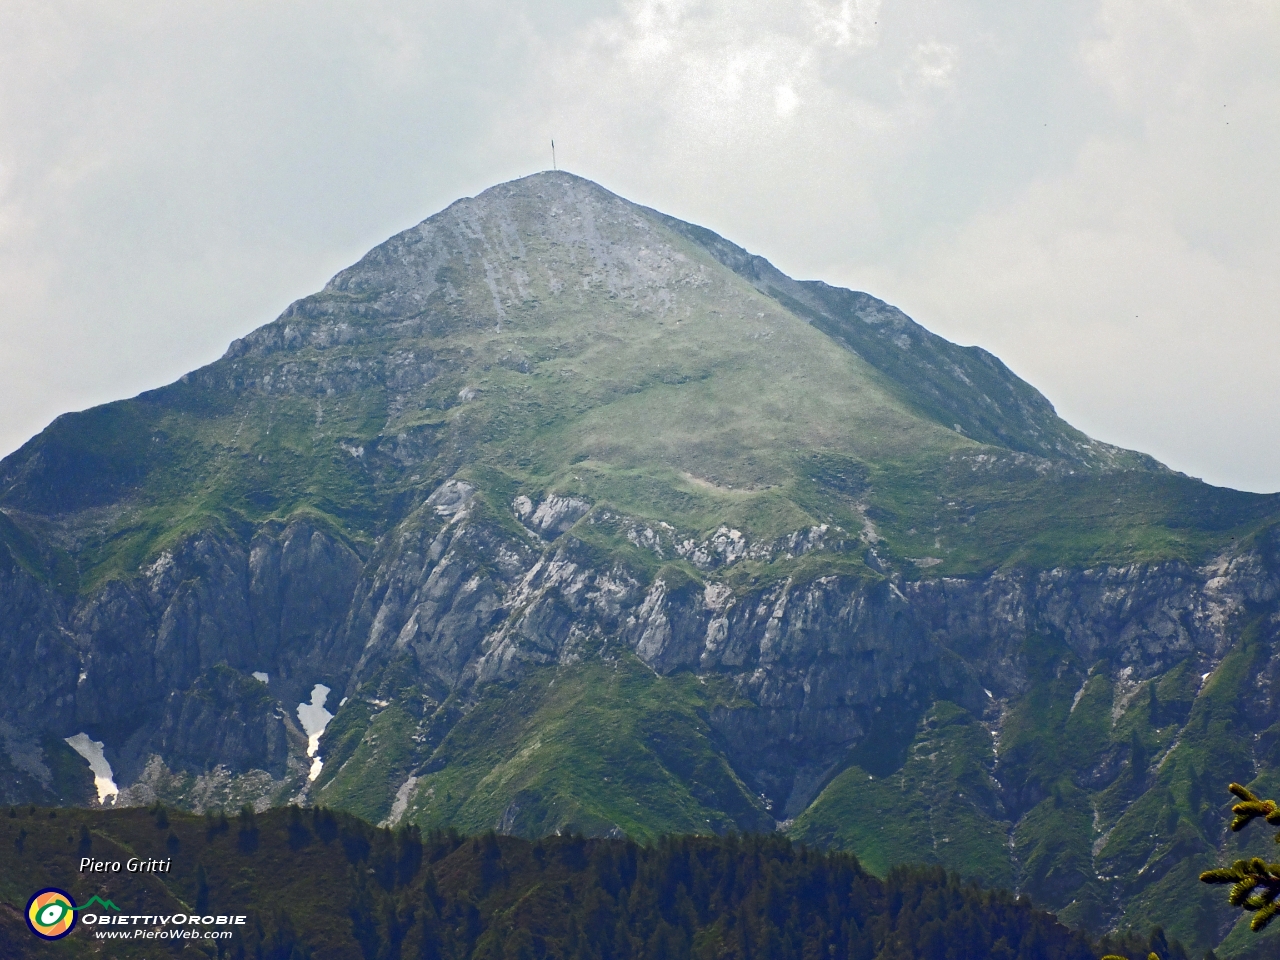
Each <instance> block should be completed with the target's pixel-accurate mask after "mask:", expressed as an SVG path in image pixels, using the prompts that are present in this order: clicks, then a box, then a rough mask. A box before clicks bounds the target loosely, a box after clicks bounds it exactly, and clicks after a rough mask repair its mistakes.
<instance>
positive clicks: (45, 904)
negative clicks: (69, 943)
mask: <svg viewBox="0 0 1280 960" xmlns="http://www.w3.org/2000/svg"><path fill="white" fill-rule="evenodd" d="M27 926H28V927H30V928H31V932H32V933H34V934H35V935H36V936H37V937H39V938H40V939H41V940H61V939H62V938H63V937H65V936H66V935H67V934H68V933H70V932H71V931H72V930H74V929H75V926H76V902H75V901H74V900H72V899H71V894H69V893H67V892H66V891H65V890H59V889H57V888H56V887H46V888H45V889H43V890H40V891H37V892H36V893H35V894H34V895H33V896H32V897H31V899H30V900H28V901H27Z"/></svg>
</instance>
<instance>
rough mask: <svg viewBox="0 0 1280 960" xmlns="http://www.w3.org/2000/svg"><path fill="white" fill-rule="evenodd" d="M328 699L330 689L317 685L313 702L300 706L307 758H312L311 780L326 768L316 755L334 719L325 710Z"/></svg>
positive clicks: (300, 718)
mask: <svg viewBox="0 0 1280 960" xmlns="http://www.w3.org/2000/svg"><path fill="white" fill-rule="evenodd" d="M328 699H329V688H328V687H326V686H325V685H324V684H323V683H317V684H316V685H315V686H314V687H312V688H311V702H310V703H300V704H298V721H299V722H300V723H301V724H302V729H303V730H304V731H306V734H307V756H308V757H311V758H312V759H311V772H310V774H308V779H310V780H314V779H315V778H316V777H318V776H320V769H321V768H322V767H323V766H324V761H322V760H321V759H320V758H319V757H318V756H316V753H317V751H319V749H320V735H321V734H322V733H324V728H325V727H327V726H328V725H329V721H330V720H332V719H333V714H332V713H330V712H329V711H328V710H326V709H325V708H324V703H325V701H326V700H328Z"/></svg>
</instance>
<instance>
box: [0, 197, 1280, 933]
mask: <svg viewBox="0 0 1280 960" xmlns="http://www.w3.org/2000/svg"><path fill="white" fill-rule="evenodd" d="M1278 611H1280V498H1277V497H1275V496H1260V495H1254V494H1247V493H1240V492H1236V491H1231V490H1224V489H1219V488H1214V487H1210V486H1207V485H1205V484H1203V483H1201V482H1199V481H1197V480H1193V479H1191V478H1188V477H1185V476H1183V475H1181V474H1178V473H1175V472H1173V471H1170V470H1168V469H1166V468H1164V467H1163V466H1161V465H1160V464H1158V463H1156V462H1155V461H1153V460H1151V459H1150V458H1148V457H1146V456H1143V455H1141V454H1138V453H1134V452H1130V451H1126V450H1121V449H1118V448H1115V447H1111V446H1108V445H1106V444H1103V443H1099V442H1096V441H1093V440H1091V439H1090V438H1088V437H1087V436H1085V435H1084V434H1082V433H1080V432H1079V431H1078V430H1075V429H1074V428H1072V427H1071V426H1070V425H1069V424H1067V423H1065V422H1064V421H1063V420H1061V419H1060V418H1059V417H1058V416H1057V415H1056V413H1055V412H1054V410H1053V407H1052V406H1051V405H1050V404H1049V402H1048V401H1047V400H1046V399H1045V398H1044V397H1043V396H1041V395H1040V394H1039V393H1038V392H1037V391H1036V390H1035V389H1034V388H1032V387H1031V386H1029V385H1028V384H1026V383H1025V382H1023V381H1022V380H1020V379H1018V378H1017V377H1016V376H1015V375H1014V374H1013V373H1012V372H1010V371H1009V370H1008V368H1006V367H1005V366H1004V364H1002V363H1001V362H1000V361H999V360H998V359H997V358H995V357H994V356H992V355H991V354H989V353H987V352H985V351H983V350H981V349H979V348H976V347H959V346H956V345H954V344H952V343H949V342H947V341H945V340H943V339H941V338H939V337H937V336H934V335H933V334H931V333H929V332H928V331H927V330H925V329H924V328H923V327H921V326H919V325H918V324H916V323H915V322H913V321H912V320H911V319H910V318H908V317H906V316H905V315H904V314H902V313H901V312H900V311H898V310H896V309H894V308H893V307H891V306H889V305H888V304H885V303H883V302H881V301H879V300H877V299H875V298H874V297H872V296H869V295H867V294H865V293H855V292H851V291H848V290H842V289H838V288H834V287H830V286H827V285H826V284H823V283H819V282H800V281H796V280H793V279H791V278H789V277H787V276H785V275H783V274H782V273H781V272H779V271H778V270H777V269H775V268H774V267H773V266H771V265H770V264H769V263H768V262H767V261H765V260H763V259H761V258H759V257H755V256H752V255H750V254H749V253H747V252H746V251H744V250H742V249H741V248H739V247H737V246H735V245H733V244H732V243H730V242H728V241H726V240H724V239H722V238H721V237H719V236H717V235H715V234H713V233H711V232H710V231H707V230H704V229H702V228H700V227H696V226H693V225H690V224H687V223H683V222H681V221H679V220H675V219H672V218H670V217H667V216H664V215H663V214H661V213H658V212H656V211H654V210H650V209H647V208H644V207H641V206H637V205H636V204H633V203H630V202H628V201H626V200H623V199H622V198H620V197H617V196H615V195H613V194H611V193H609V192H607V191H606V190H604V189H602V188H601V187H599V186H597V185H595V184H593V183H591V182H588V181H586V180H583V179H580V178H578V177H574V176H572V175H569V174H566V173H543V174H538V175H536V176H531V177H527V178H525V179H522V180H518V181H515V182H513V183H508V184H504V185H501V186H498V187H494V188H493V189H491V190H488V191H486V192H485V193H483V194H481V195H480V196H478V197H475V198H472V199H465V200H460V201H458V202H457V203H455V204H453V205H452V206H450V207H449V208H448V209H446V210H444V211H443V212H441V213H439V214H437V215H435V216H433V217H431V218H429V219H428V220H425V221H424V222H422V223H421V224H419V225H418V226H416V227H413V228H412V229H410V230H407V231H405V232H404V233H401V234H399V235H397V236H395V237H393V238H391V239H390V240H388V241H387V242H386V243H384V244H382V245H381V246H379V247H377V248H376V249H374V250H373V251H371V252H370V253H369V254H368V255H367V256H366V257H364V259H362V260H361V261H360V262H359V263H357V264H355V265H354V266H352V267H350V268H349V269H347V270H344V271H343V272H341V273H340V274H338V275H337V276H336V277H334V278H333V280H332V281H330V283H329V284H328V285H327V286H326V287H325V288H324V289H323V290H322V291H320V292H319V293H317V294H315V295H314V296H310V297H307V298H305V299H303V300H300V301H298V302H297V303H295V304H293V305H292V306H290V307H289V308H288V309H287V310H286V311H285V312H284V313H283V314H282V315H281V316H280V318H279V319H278V320H276V321H274V322H273V323H270V324H268V325H266V326H264V327H262V328H261V329H259V330H256V331H254V332H253V333H251V334H249V335H248V336H247V337H245V338H244V339H243V340H237V341H236V342H235V343H233V344H232V345H231V347H230V349H229V350H228V351H227V353H226V355H225V356H224V357H222V359H220V360H218V361H217V362H215V363H212V364H210V365H209V366H207V367H204V368H202V369H200V370H197V371H194V372H192V373H190V374H188V375H186V376H184V377H182V379H181V380H179V381H178V382H176V383H174V384H171V385H169V386H167V387H164V388H162V389H159V390H154V391H150V392H148V393H144V394H142V395H141V396H139V397H136V398H134V399H132V400H126V401H121V402H117V403H111V404H107V405H105V406H102V407H97V408H95V409H92V410H87V411H84V412H82V413H75V414H67V415H65V416H62V417H60V418H58V419H57V420H56V421H54V422H53V423H52V424H51V425H50V426H49V427H48V428H47V429H46V430H45V431H44V432H42V433H41V434H40V435H39V436H37V437H35V438H34V439H32V440H31V441H30V442H29V443H27V444H26V445H25V446H24V447H23V448H22V449H20V450H19V451H17V452H16V453H14V454H13V455H11V456H9V457H8V458H6V459H5V460H4V461H3V462H2V463H0V664H2V669H0V800H3V801H4V802H6V803H16V802H28V801H30V802H41V803H62V804H83V805H95V804H98V803H106V804H115V805H128V804H148V803H152V802H153V801H155V800H156V799H159V800H162V801H163V802H165V803H166V804H171V805H177V806H182V807H186V808H189V809H192V810H195V811H203V810H209V809H212V808H225V809H234V808H236V807H239V806H240V805H241V804H244V803H251V804H253V805H255V806H256V807H258V808H259V809H264V808H266V807H268V806H271V805H275V804H283V803H287V802H291V801H294V802H305V803H321V804H324V805H325V806H328V807H333V808H338V809H342V810H346V811H350V812H352V813H356V814H359V815H360V816H362V817H365V818H368V819H370V820H372V821H374V822H383V823H388V824H397V823H415V824H419V825H422V826H424V827H428V826H454V827H457V828H459V829H462V830H467V831H473V830H482V829H488V828H495V829H497V830H498V831H500V832H504V833H513V834H520V835H524V836H530V837H533V836H541V835H546V834H550V833H557V832H559V833H564V832H574V831H579V832H583V833H586V834H589V835H613V836H617V835H628V836H631V837H636V838H641V839H644V838H651V837H654V836H656V835H658V834H662V833H668V832H684V833H689V832H717V833H723V832H727V831H733V830H737V831H773V830H781V831H785V832H786V833H788V834H789V835H791V836H792V837H794V838H797V839H799V840H803V841H806V842H809V843H813V844H818V845H823V846H826V847H831V848H836V849H841V850H847V851H852V852H854V853H856V854H857V856H858V857H859V859H860V860H861V862H862V863H863V864H864V865H865V866H866V867H867V868H869V869H870V870H872V871H875V872H877V873H881V874H883V873H884V872H885V871H886V870H887V869H888V868H889V867H890V866H891V865H893V864H896V863H901V862H933V863H940V864H943V865H945V866H947V867H950V868H954V869H955V870H957V871H959V872H961V873H962V874H965V875H967V876H971V877H975V878H978V879H980V880H982V881H984V882H986V883H990V884H993V885H1000V886H1008V887H1012V888H1016V889H1018V890H1020V891H1022V892H1024V893H1026V894H1029V895H1030V896H1031V898H1032V899H1033V900H1034V902H1035V903H1036V904H1037V905H1038V906H1044V907H1048V908H1052V909H1054V910H1057V911H1059V912H1060V913H1061V915H1062V916H1063V917H1064V918H1065V919H1066V920H1068V921H1069V922H1073V923H1077V924H1080V925H1083V926H1086V927H1089V928H1091V929H1094V930H1100V929H1103V928H1106V927H1109V926H1111V927H1123V926H1125V925H1127V924H1134V925H1138V926H1142V927H1144V928H1145V927H1146V926H1148V925H1149V924H1152V923H1161V924H1163V925H1164V927H1165V928H1166V929H1167V930H1168V931H1169V932H1170V933H1171V934H1172V935H1176V936H1178V937H1180V938H1181V939H1182V940H1183V941H1184V942H1185V943H1187V944H1188V945H1189V946H1191V947H1193V948H1197V949H1200V950H1203V949H1205V948H1208V947H1215V948H1218V949H1220V950H1224V951H1225V954H1224V955H1230V953H1231V950H1232V949H1233V944H1235V943H1236V942H1237V941H1238V940H1239V938H1240V936H1241V935H1240V934H1239V933H1238V932H1233V929H1232V922H1233V911H1232V910H1231V909H1230V908H1229V907H1228V906H1227V905H1226V904H1225V903H1224V902H1220V900H1221V898H1220V896H1219V894H1218V892H1217V891H1215V890H1214V889H1212V888H1208V887H1204V886H1203V885H1200V884H1198V883H1196V876H1197V875H1198V873H1199V871H1201V870H1202V869H1205V868H1206V867H1207V866H1208V865H1210V864H1214V863H1216V862H1218V861H1220V860H1221V859H1222V858H1224V857H1230V856H1232V855H1234V853H1235V851H1236V849H1237V848H1238V847H1239V846H1240V844H1241V843H1243V842H1245V841H1248V840H1249V838H1248V837H1247V836H1246V837H1244V839H1243V840H1238V839H1237V838H1236V837H1235V836H1233V835H1231V834H1229V833H1227V832H1226V831H1225V820H1224V817H1223V810H1224V803H1225V802H1226V801H1228V800H1229V799H1230V798H1229V797H1228V795H1227V793H1226V790H1225V787H1226V785H1227V783H1228V782H1230V781H1233V780H1235V781H1239V782H1241V783H1247V784H1253V785H1255V787H1256V789H1257V790H1258V791H1259V792H1267V793H1270V794H1272V795H1274V794H1275V793H1277V792H1280V722H1278V721H1280V703H1278V702H1277V694H1278V693H1280V657H1278V656H1277V639H1278V635H1280V619H1278Z"/></svg>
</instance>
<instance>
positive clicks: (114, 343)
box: [0, 0, 1280, 492]
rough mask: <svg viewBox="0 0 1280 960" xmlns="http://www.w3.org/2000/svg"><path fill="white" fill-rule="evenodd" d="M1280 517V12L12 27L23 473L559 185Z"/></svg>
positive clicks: (7, 52) (1192, 3)
mask: <svg viewBox="0 0 1280 960" xmlns="http://www.w3.org/2000/svg"><path fill="white" fill-rule="evenodd" d="M552 137H554V138H555V140H556V147H557V158H558V160H559V162H560V166H561V167H562V168H563V169H567V170H571V171H573V172H575V173H578V174H581V175H583V176H586V177H589V178H591V179H593V180H596V181H597V182H599V183H601V184H602V185H604V186H605V187H607V188H609V189H611V190H613V191H615V192H617V193H620V194H622V195H623V196H625V197H628V198H629V199H632V200H635V201H638V202H641V203H644V204H647V205H650V206H654V207H657V208H659V209H661V210H663V211H665V212H667V213H671V214H673V215H675V216H678V217H682V218H684V219H686V220H691V221H694V222H696V223H700V224H703V225H705V226H708V227H711V228H712V229H714V230H716V231H717V232H719V233H721V234H723V235H725V236H726V237H728V238H729V239H731V240H734V241H735V242H737V243H740V244H742V245H743V246H746V247H747V248H748V249H750V250H752V251H753V252H756V253H760V254H762V255H764V256H766V257H768V258H769V259H770V260H772V261H773V262H774V263H775V264H777V265H778V266H779V267H780V268H781V269H783V270H785V271H786V272H788V273H790V274H792V275H793V276H796V277H799V278H802V279H812V278H817V279H823V280H827V281H828V282H831V283H836V284H839V285H842V286H850V287H854V288H856V289H861V290H866V291H868V292H870V293H872V294H875V295H876V296H879V297H881V298H883V299H885V300H888V301H889V302H891V303H894V304H896V305H898V306H900V307H902V308H903V309H904V310H906V311H907V312H908V313H909V314H911V315H912V316H913V317H915V318H916V319H917V320H918V321H919V322H921V323H922V324H924V325H925V326H926V327H928V328H929V329H931V330H934V331H936V332H938V333H940V334H942V335H943V336H946V337H948V338H950V339H952V340H955V341H957V342H959V343H963V344H975V343H976V344H979V345H981V346H983V347H985V348H987V349H988V350H991V351H992V352H994V353H996V354H997V355H998V356H1000V357H1001V358H1002V359H1003V360H1004V361H1005V362H1006V363H1008V364H1009V366H1010V367H1012V368H1013V370H1014V371H1015V372H1017V373H1018V374H1019V375H1021V376H1022V377H1024V378H1025V379H1027V380H1029V381H1030V382H1031V383H1033V384H1034V385H1035V386H1036V387H1038V388H1039V389H1040V390H1042V391H1043V392H1044V393H1045V394H1046V395H1047V396H1048V397H1049V399H1050V400H1051V401H1053V403H1054V404H1055V405H1056V406H1057V408H1058V411H1059V412H1060V413H1061V414H1062V415H1063V416H1064V417H1066V418H1067V419H1068V420H1070V421H1071V422H1072V423H1074V424H1076V425H1077V426H1079V427H1081V428H1082V429H1084V430H1085V431H1087V432H1088V433H1090V434H1092V435H1093V436H1095V437H1098V438H1100V439H1103V440H1107V441H1110V442H1112V443H1118V444H1122V445H1124V446H1128V447H1133V448H1136V449H1139V450H1143V451H1146V452H1148V453H1151V454H1154V455H1155V456H1156V457H1158V458H1159V459H1161V460H1162V461H1164V462H1165V463H1167V464H1169V465H1170V466H1172V467H1174V468H1175V469H1178V470H1182V471H1184V472H1186V473H1189V474H1192V475H1193V476H1198V477H1203V478H1205V479H1206V480H1208V481H1210V482H1212V483H1216V484H1221V485H1228V486H1235V487H1240V488H1244V489H1250V490H1260V491H1267V492H1271V491H1276V490H1280V385H1278V378H1277V367H1278V366H1280V175H1278V174H1280V160H1278V159H1277V158H1278V157H1280V2H1277V0H1021V2H1016V3H1011V2H1008V0H947V2H945V3H944V2H934V0H736V2H728V0H701V2H695V0H619V2H588V0H543V2H539V0H525V2H521V0H503V2H493V0H469V2H465V3H464V2H457V3H452V2H451V3H444V2H431V0H425V2H424V0H416V2H398V0H360V2H321V0H315V2H301V0H243V2H232V0H227V2H219V0H203V2H196V0H154V2H149V0H112V2H110V3H102V2H101V0H92V2H79V3H77V2H66V0H4V2H3V3H0V409H2V410H3V416H0V454H5V453H8V452H10V451H12V450H14V449H16V448H17V447H18V446H20V445H21V444H22V443H23V442H25V441H26V440H27V439H28V438H29V437H31V436H32V435H33V434H35V433H36V432H38V431H39V430H40V429H41V428H43V427H44V426H45V425H46V424H47V423H48V422H49V421H50V420H51V419H52V418H53V417H55V416H56V415H57V414H59V413H61V412H64V411H67V410H75V409H82V408H84V407H86V406H91V405H94V404H97V403H102V402H105V401H108V400H112V399H116V398H120V397H126V396H132V395H134V394H136V393H138V392H139V391H141V390H144V389H147V388H150V387H155V386H159V385H161V384H163V383H167V382H169V381H171V380H173V379H175V378H176V377H178V376H179V375H181V374H182V373H183V372H184V371H186V370H189V369H191V368H194V367H197V366H200V365H202V364H205V363H208V362H210V361H212V360H214V359H216V358H217V357H218V356H220V355H221V354H222V352H223V351H224V350H225V348H226V345H227V344H228V342H229V341H231V340H232V339H233V338H235V337H238V336H242V335H243V334H244V333H246V332H248V331H249V330H251V329H253V328H254V327H257V326H259V325H261V324H263V323H265V322H268V321H270V320H271V319H273V318H274V317H275V316H276V315H278V314H279V313H280V312H281V311H282V310H283V309H284V307H285V306H287V305H288V303H289V302H290V301H292V300H294V299H296V298H298V297H301V296H304V295H306V294H307V293H310V292H313V291H315V290H317V289H319V288H320V287H321V286H322V285H323V284H324V282H325V281H326V280H327V279H328V278H329V277H330V276H331V275H332V274H334V273H336V272H337V271H338V270H339V269H341V268H342V267H344V266H346V265H347V264H349V263H351V262H353V261H354V260H356V259H357V258H358V257H359V256H360V255H361V254H362V253H364V251H365V250H366V249H368V248H369V247H371V246H373V245H374V244H376V243H379V242H381V241H382V240H384V239H386V237H388V236H389V235H391V234H393V233H395V232H397V231H399V230H401V229H403V228H405V227H407V226H410V225H412V224H413V223H416V222H417V221H419V220H421V219H423V218H424V217H427V216H429V215H430V214H432V213H435V212H436V211H437V210H439V209H440V208H442V207H444V206H445V205H447V204H448V203H450V202H451V201H453V200H455V199H457V198H458V197H461V196H468V195H473V194H475V193H477V192H479V191H480V190H483V189H484V188H485V187H487V186H490V185H492V184H494V183H497V182H500V181H503V180H508V179H511V178H514V177H518V176H522V175H524V174H527V173H532V172H534V171H537V170H539V169H543V168H546V167H548V166H549V165H550V155H549V148H548V141H549V140H550V139H551V138H552Z"/></svg>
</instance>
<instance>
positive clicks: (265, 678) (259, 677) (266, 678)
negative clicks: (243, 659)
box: [253, 670, 271, 683]
mask: <svg viewBox="0 0 1280 960" xmlns="http://www.w3.org/2000/svg"><path fill="white" fill-rule="evenodd" d="M253 679H255V680H261V681H262V682H263V683H270V682H271V678H270V677H269V676H267V675H266V674H265V673H263V672H262V671H261V670H255V671H253Z"/></svg>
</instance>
